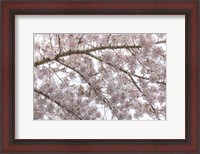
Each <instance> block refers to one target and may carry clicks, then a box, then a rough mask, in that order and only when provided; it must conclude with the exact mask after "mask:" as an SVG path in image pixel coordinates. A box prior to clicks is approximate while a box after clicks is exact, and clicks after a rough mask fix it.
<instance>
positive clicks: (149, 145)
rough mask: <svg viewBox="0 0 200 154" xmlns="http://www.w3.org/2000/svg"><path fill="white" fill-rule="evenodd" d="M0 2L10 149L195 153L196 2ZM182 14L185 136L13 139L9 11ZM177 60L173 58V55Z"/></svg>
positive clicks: (4, 135) (4, 120)
mask: <svg viewBox="0 0 200 154" xmlns="http://www.w3.org/2000/svg"><path fill="white" fill-rule="evenodd" d="M154 2H155V1H149V2H138V1H117V0H116V1H111V2H100V1H99V2H97V1H95V2H87V1H82V2H81V1H77V2H75V1H74V2H63V1H62V2H61V1H60V2H56V1H54V2H53V1H49V2H48V1H45V0H42V1H35V2H34V1H32V2H31V1H30V2H27V1H26V2H20V1H18V2H16V1H2V2H1V5H2V6H1V9H2V30H1V32H2V35H1V37H2V41H1V43H2V44H1V45H2V50H0V51H1V52H0V58H1V60H0V61H2V63H1V65H0V70H1V77H2V78H1V80H0V81H1V82H0V84H1V95H0V96H1V104H0V105H1V115H0V120H1V124H2V125H1V127H0V130H1V142H2V144H1V145H2V149H1V152H2V153H9V152H11V153H13V152H16V153H17V152H19V153H20V152H49V153H50V152H52V153H55V152H113V153H117V152H134V153H137V152H138V153H139V152H145V153H147V152H149V153H155V152H163V153H164V152H170V153H171V152H175V153H176V152H177V153H190V154H194V153H200V147H199V145H198V143H199V141H198V137H199V134H200V133H199V131H200V130H198V124H199V123H200V121H199V118H198V117H199V116H200V115H199V111H200V108H199V104H198V103H199V102H198V91H199V90H198V87H199V83H198V78H199V76H198V72H199V71H198V69H199V64H198V63H199V61H198V56H199V53H198V51H199V50H198V41H199V39H198V33H197V32H198V22H199V20H198V11H199V8H198V5H199V3H198V1H195V0H194V1H192V0H191V1H175V2H174V1H170V0H169V1H167V2H166V1H165V2H162V1H159V2H156V3H154ZM63 14H66V15H67V14H70V15H185V21H186V22H185V27H186V28H185V36H186V38H185V49H186V50H185V57H186V58H185V61H186V64H185V77H186V79H185V87H186V88H185V89H186V90H185V94H186V96H185V98H186V99H185V100H186V101H185V108H186V109H185V117H186V118H185V139H109V140H108V139H51V140H50V139H39V140H37V139H15V15H63ZM177 61H178V59H177Z"/></svg>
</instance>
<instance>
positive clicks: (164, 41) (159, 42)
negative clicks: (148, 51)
mask: <svg viewBox="0 0 200 154" xmlns="http://www.w3.org/2000/svg"><path fill="white" fill-rule="evenodd" d="M161 43H166V40H163V41H158V42H156V44H161Z"/></svg>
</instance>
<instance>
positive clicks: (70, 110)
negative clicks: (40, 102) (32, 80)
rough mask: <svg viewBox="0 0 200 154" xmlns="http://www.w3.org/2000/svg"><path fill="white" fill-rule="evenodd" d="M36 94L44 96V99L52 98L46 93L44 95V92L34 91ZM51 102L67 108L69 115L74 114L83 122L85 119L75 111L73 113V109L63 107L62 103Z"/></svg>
mask: <svg viewBox="0 0 200 154" xmlns="http://www.w3.org/2000/svg"><path fill="white" fill-rule="evenodd" d="M34 92H36V93H38V94H40V95H43V96H44V97H46V98H48V99H49V100H51V98H50V96H49V95H47V94H45V93H43V92H42V91H39V90H37V89H34ZM51 101H52V102H54V103H55V104H57V105H58V106H60V107H65V108H66V110H67V111H68V112H69V113H72V114H73V115H74V116H76V117H77V118H78V119H79V120H83V117H81V116H79V115H78V114H76V113H75V112H74V111H72V109H70V108H68V107H66V106H63V105H61V103H60V102H58V101H53V100H51Z"/></svg>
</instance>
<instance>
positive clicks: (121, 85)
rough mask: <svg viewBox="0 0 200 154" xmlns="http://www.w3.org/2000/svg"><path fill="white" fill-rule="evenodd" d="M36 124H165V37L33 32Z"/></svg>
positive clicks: (163, 35) (154, 35)
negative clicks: (61, 121)
mask: <svg viewBox="0 0 200 154" xmlns="http://www.w3.org/2000/svg"><path fill="white" fill-rule="evenodd" d="M33 49H34V120H57V119H59V120H165V119H166V34H34V43H33Z"/></svg>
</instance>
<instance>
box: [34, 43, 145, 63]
mask: <svg viewBox="0 0 200 154" xmlns="http://www.w3.org/2000/svg"><path fill="white" fill-rule="evenodd" d="M129 48H138V49H139V48H142V46H141V45H131V46H103V47H96V48H91V49H87V50H69V51H67V52H63V53H59V54H57V55H56V56H55V58H53V59H50V58H44V59H43V60H40V61H36V62H35V63H34V67H36V66H39V65H42V64H45V63H48V62H50V61H52V60H55V59H58V58H60V57H64V56H68V55H72V54H85V53H90V52H93V51H97V50H105V49H129ZM43 50H44V49H43Z"/></svg>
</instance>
